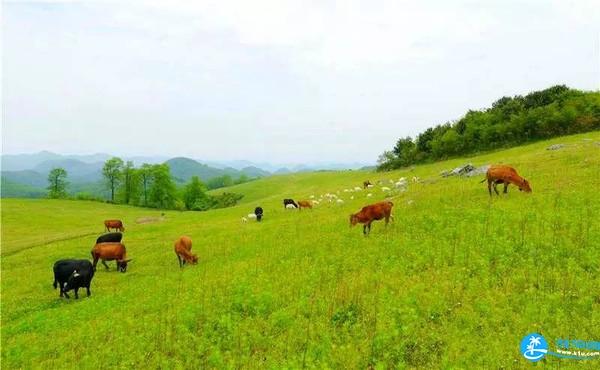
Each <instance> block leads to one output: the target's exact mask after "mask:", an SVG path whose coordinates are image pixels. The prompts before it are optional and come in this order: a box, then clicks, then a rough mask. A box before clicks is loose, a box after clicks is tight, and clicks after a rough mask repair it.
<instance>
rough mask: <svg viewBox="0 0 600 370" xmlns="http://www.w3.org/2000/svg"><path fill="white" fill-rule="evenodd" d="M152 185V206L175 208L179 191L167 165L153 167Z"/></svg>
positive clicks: (150, 193) (150, 194)
mask: <svg viewBox="0 0 600 370" xmlns="http://www.w3.org/2000/svg"><path fill="white" fill-rule="evenodd" d="M151 172H152V185H151V186H150V191H149V194H148V195H149V197H150V204H152V205H153V206H154V207H157V208H164V209H170V208H173V207H175V200H176V199H177V196H176V194H177V189H176V187H175V183H174V182H173V178H172V177H171V170H170V169H169V165H168V164H166V163H163V164H155V165H153V166H152V171H151Z"/></svg>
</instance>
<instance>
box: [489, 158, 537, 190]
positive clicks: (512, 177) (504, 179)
mask: <svg viewBox="0 0 600 370" xmlns="http://www.w3.org/2000/svg"><path fill="white" fill-rule="evenodd" d="M486 180H487V183H488V192H489V193H490V197H491V196H492V185H493V188H494V191H495V192H496V195H500V193H498V189H497V188H496V186H497V185H498V184H504V194H506V193H508V185H510V184H513V185H515V186H517V187H518V188H519V191H524V192H526V193H531V186H530V185H529V182H528V181H527V180H525V179H524V178H522V177H521V176H519V174H517V170H515V169H514V168H512V167H510V166H505V165H493V166H490V168H488V170H487V173H486V175H485V179H483V180H482V181H481V182H484V181H486Z"/></svg>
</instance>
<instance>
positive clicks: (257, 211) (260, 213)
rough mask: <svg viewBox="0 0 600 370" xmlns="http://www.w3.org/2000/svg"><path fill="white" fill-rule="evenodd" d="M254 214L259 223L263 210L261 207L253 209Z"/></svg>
mask: <svg viewBox="0 0 600 370" xmlns="http://www.w3.org/2000/svg"><path fill="white" fill-rule="evenodd" d="M254 214H255V215H256V221H258V222H260V221H261V220H262V217H263V209H262V207H256V208H254Z"/></svg>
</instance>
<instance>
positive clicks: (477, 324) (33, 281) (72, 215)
mask: <svg viewBox="0 0 600 370" xmlns="http://www.w3.org/2000/svg"><path fill="white" fill-rule="evenodd" d="M584 139H591V140H584ZM597 142H600V133H598V132H595V133H588V134H584V135H576V136H571V137H566V138H558V139H554V140H550V141H546V142H540V143H536V144H532V145H527V146H523V147H519V148H514V149H510V150H505V151H498V152H494V153H489V154H485V155H481V156H476V157H471V158H461V159H455V160H451V161H446V162H439V163H435V164H431V165H424V166H418V167H415V168H414V169H412V170H409V169H407V170H400V171H395V172H391V173H367V172H361V171H344V172H323V173H306V174H295V175H286V176H274V177H270V178H266V179H263V180H259V181H255V182H251V183H247V184H242V185H238V186H235V187H232V188H231V190H232V191H234V192H239V193H242V194H244V195H245V197H244V199H243V200H242V202H241V204H240V205H238V206H236V207H233V208H229V209H221V210H214V211H209V212H174V211H167V212H165V213H164V219H163V220H162V221H160V222H155V223H136V220H139V219H140V218H142V217H159V216H160V212H159V211H155V210H147V209H140V208H132V207H127V206H114V205H106V204H101V203H94V202H78V201H55V200H20V199H16V200H15V199H3V200H2V204H1V205H2V251H1V256H2V266H1V267H2V282H1V286H2V367H3V368H5V369H13V368H25V369H29V368H61V369H69V368H79V369H81V368H94V369H103V368H123V369H125V368H164V369H179V368H181V369H183V368H257V367H261V368H273V369H278V368H303V367H308V368H319V369H321V368H369V367H373V368H427V369H432V368H452V369H474V368H481V369H483V368H494V369H496V368H529V367H533V366H534V365H536V366H538V367H539V366H542V367H547V368H556V369H558V368H560V369H569V368H573V369H581V368H597V367H598V366H600V362H598V361H600V360H590V361H588V362H586V363H582V362H577V361H574V360H561V359H558V358H552V357H546V358H545V359H544V360H542V361H541V362H540V363H537V364H530V363H528V362H527V361H526V360H525V359H524V358H523V357H522V356H521V355H520V353H519V350H518V344H519V342H520V340H521V338H522V337H523V336H524V335H525V334H527V333H530V332H539V333H542V334H543V335H544V336H545V337H546V339H547V340H549V341H554V340H555V339H556V338H578V339H583V340H596V341H600V316H599V312H600V216H599V215H600V145H598V144H597ZM554 143H563V144H566V146H565V147H564V148H562V149H560V150H557V151H547V150H545V148H546V147H547V146H548V145H550V144H554ZM465 162H472V163H474V164H475V165H482V164H487V163H508V164H512V165H514V166H515V167H516V168H517V169H518V170H519V172H520V173H521V174H522V175H523V176H525V177H526V178H527V179H528V180H529V181H530V183H531V184H532V188H533V193H531V194H524V193H520V192H518V191H517V190H516V189H515V188H514V187H511V188H510V189H509V194H508V195H506V196H499V197H493V198H492V199H490V197H489V196H488V193H487V189H486V186H485V184H480V183H479V181H480V180H481V179H482V177H481V176H478V177H475V178H447V179H442V178H440V177H439V176H438V174H439V172H440V171H442V170H444V169H449V168H452V167H454V166H456V165H460V164H463V163H465ZM401 176H405V177H412V176H419V177H421V178H422V179H424V180H426V181H425V182H424V183H421V184H410V185H409V189H408V191H407V192H405V193H402V194H397V195H396V197H395V198H394V203H395V207H394V215H395V220H394V222H393V223H391V224H390V225H389V226H388V227H387V228H384V227H383V224H382V223H376V224H374V226H373V230H372V233H371V235H370V236H369V237H366V238H365V237H363V236H362V233H361V231H362V230H360V228H353V229H351V228H349V227H348V215H349V214H350V213H351V212H354V211H356V210H357V209H359V208H360V207H361V206H363V205H364V204H367V203H370V202H373V201H375V200H379V199H383V198H384V193H383V192H381V191H380V190H379V189H374V190H373V191H372V193H373V194H374V195H373V197H372V198H367V197H366V194H365V192H362V193H357V194H355V199H354V200H350V199H349V194H346V193H343V192H341V193H340V196H341V197H342V198H343V199H344V200H345V203H344V204H343V205H337V204H321V205H319V206H317V207H316V208H315V209H313V210H312V211H310V210H309V211H304V210H303V211H302V212H297V211H293V210H291V211H290V210H284V209H283V207H282V205H281V199H282V198H287V197H292V198H298V199H302V198H308V196H309V195H312V194H314V195H319V194H324V193H326V192H336V191H338V190H342V189H344V188H348V187H353V186H356V185H360V184H361V183H362V181H363V180H365V179H370V180H371V181H373V182H374V181H376V180H380V179H385V180H387V179H398V178H399V177H401ZM257 205H261V206H262V207H263V208H264V209H265V219H264V221H263V222H262V223H256V222H249V223H247V224H244V223H242V222H240V218H241V217H242V216H244V215H245V214H247V213H249V212H251V211H252V210H253V209H254V207H255V206H257ZM105 218H121V219H123V221H124V223H125V225H126V228H127V230H126V233H125V238H124V242H125V244H126V245H127V248H128V251H129V255H130V257H131V258H133V261H132V262H131V264H130V268H129V270H128V272H127V273H125V274H120V273H117V272H115V270H114V268H111V271H108V272H106V271H104V269H103V268H99V269H98V272H97V274H96V276H95V278H94V281H93V283H92V297H91V298H89V299H88V298H82V299H79V300H74V299H71V300H64V299H62V300H61V299H59V298H58V292H57V291H54V290H53V289H52V285H51V284H52V264H53V263H54V261H55V260H57V259H60V258H87V257H89V251H90V249H91V247H92V245H93V243H94V240H95V237H96V236H97V235H99V234H100V233H101V232H102V229H103V225H102V221H103V220H104V219H105ZM184 234H185V235H189V236H190V237H191V238H192V239H193V240H194V247H193V250H194V251H195V253H197V254H198V255H199V257H200V263H199V264H198V265H197V266H188V267H186V268H184V269H183V270H180V269H179V267H178V264H177V259H176V257H175V255H174V253H173V241H174V240H175V239H176V238H177V237H178V236H180V235H184ZM84 296H85V295H84ZM594 361H595V362H594Z"/></svg>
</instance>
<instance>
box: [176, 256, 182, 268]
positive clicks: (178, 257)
mask: <svg viewBox="0 0 600 370" xmlns="http://www.w3.org/2000/svg"><path fill="white" fill-rule="evenodd" d="M177 260H178V261H179V268H181V267H183V265H182V264H181V257H180V256H179V255H177Z"/></svg>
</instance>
